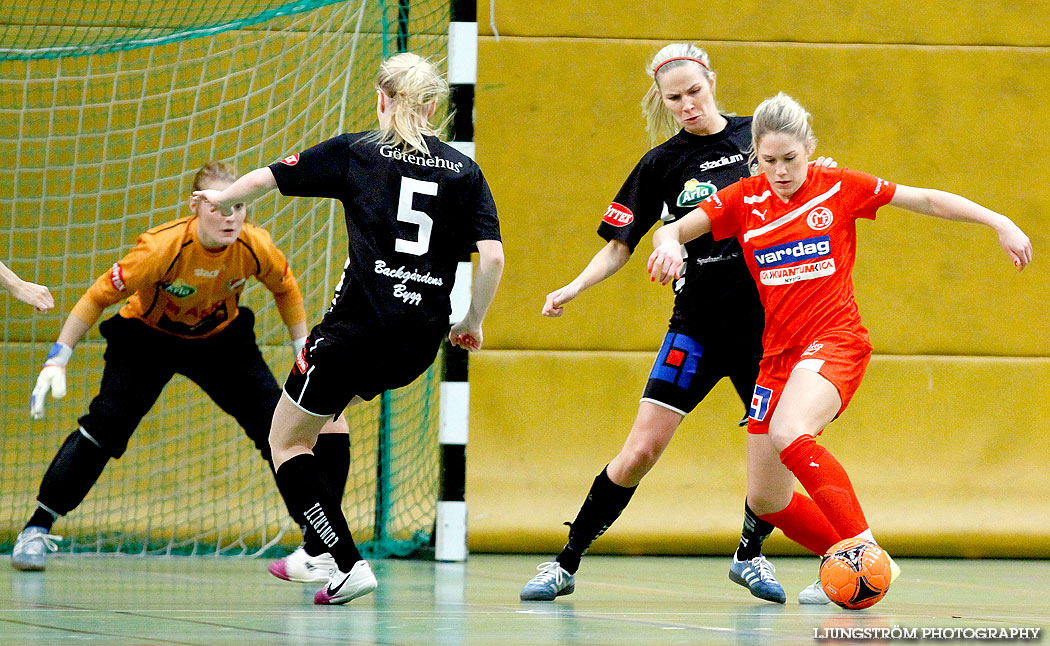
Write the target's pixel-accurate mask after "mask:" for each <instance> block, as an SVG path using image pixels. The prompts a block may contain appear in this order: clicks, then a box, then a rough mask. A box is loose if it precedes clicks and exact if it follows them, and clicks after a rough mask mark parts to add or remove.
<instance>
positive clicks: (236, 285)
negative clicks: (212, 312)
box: [226, 278, 248, 292]
mask: <svg viewBox="0 0 1050 646" xmlns="http://www.w3.org/2000/svg"><path fill="white" fill-rule="evenodd" d="M246 282H248V279H247V278H234V279H232V280H230V282H228V283H226V289H228V290H230V291H231V292H235V291H237V290H238V289H240V288H241V287H243V286H244V283H246Z"/></svg>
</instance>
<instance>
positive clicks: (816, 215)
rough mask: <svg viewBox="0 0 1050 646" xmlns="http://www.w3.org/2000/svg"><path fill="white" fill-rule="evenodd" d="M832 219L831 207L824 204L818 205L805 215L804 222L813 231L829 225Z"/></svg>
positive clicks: (821, 229) (833, 217)
mask: <svg viewBox="0 0 1050 646" xmlns="http://www.w3.org/2000/svg"><path fill="white" fill-rule="evenodd" d="M834 219H835V216H834V215H832V213H831V209H829V208H828V207H826V206H818V207H817V208H815V209H813V210H812V211H810V212H809V215H807V216H806V224H808V225H809V228H810V229H813V230H814V231H823V230H824V229H827V228H828V227H830V226H831V222H832V221H833V220H834Z"/></svg>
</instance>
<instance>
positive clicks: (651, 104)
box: [642, 43, 715, 146]
mask: <svg viewBox="0 0 1050 646" xmlns="http://www.w3.org/2000/svg"><path fill="white" fill-rule="evenodd" d="M682 65H699V66H700V67H701V71H702V72H703V74H704V78H706V79H707V82H708V83H713V82H714V80H715V73H714V72H713V71H712V70H711V59H710V57H709V56H708V55H707V52H705V51H704V50H702V49H700V48H699V47H697V46H696V45H693V44H691V43H671V44H670V45H665V46H664V47H663V49H661V50H660V51H658V52H656V55H655V56H653V58H652V59H651V60H650V61H649V63H648V64H647V65H646V66H645V73H646V74H647V75H648V76H649V78H651V79H652V80H653V82H652V84H651V85H650V86H649V90H648V91H647V92H646V93H645V96H644V97H643V98H642V116H644V117H645V131H646V132H647V133H649V142H650V143H651V144H652V145H654V146H655V145H656V144H658V143H660V142H661V141H664V140H665V139H668V138H670V137H673V136H674V135H675V134H676V133H677V132H678V131H679V130H681V126H680V125H679V124H678V122H677V121H675V119H674V115H672V114H671V111H670V110H668V109H667V106H666V105H664V99H663V96H662V95H661V94H660V85H659V83H657V81H656V75H657V74H658V73H659V72H662V71H664V70H669V69H674V68H676V67H680V66H682ZM712 90H713V88H712Z"/></svg>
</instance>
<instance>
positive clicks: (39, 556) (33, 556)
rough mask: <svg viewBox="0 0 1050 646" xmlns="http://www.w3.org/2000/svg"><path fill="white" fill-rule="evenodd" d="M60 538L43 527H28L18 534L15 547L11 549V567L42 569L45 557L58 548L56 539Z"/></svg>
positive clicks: (17, 568) (60, 538)
mask: <svg viewBox="0 0 1050 646" xmlns="http://www.w3.org/2000/svg"><path fill="white" fill-rule="evenodd" d="M60 540H62V537H61V536H55V535H54V534H48V533H47V530H46V529H44V528H43V527H37V526H35V525H34V526H32V527H26V528H25V529H23V530H22V532H21V533H20V534H19V535H18V539H17V540H16V541H15V549H14V550H12V551H11V567H13V568H15V569H16V570H36V571H42V570H43V569H44V557H45V556H46V555H47V553H48V552H54V551H56V550H58V545H57V544H56V543H55V541H60Z"/></svg>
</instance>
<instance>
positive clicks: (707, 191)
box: [675, 179, 718, 207]
mask: <svg viewBox="0 0 1050 646" xmlns="http://www.w3.org/2000/svg"><path fill="white" fill-rule="evenodd" d="M717 190H718V189H717V188H715V185H714V184H712V183H711V182H701V181H700V180H697V179H690V180H689V181H687V182H686V183H685V187H684V188H683V189H682V192H681V193H679V194H678V200H677V201H676V202H675V203H676V204H677V205H678V206H688V207H693V206H696V205H697V204H699V203H701V202H703V201H704V200H706V199H707V198H709V197H711V196H712V195H714V194H715V191H717Z"/></svg>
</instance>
